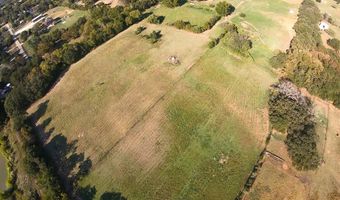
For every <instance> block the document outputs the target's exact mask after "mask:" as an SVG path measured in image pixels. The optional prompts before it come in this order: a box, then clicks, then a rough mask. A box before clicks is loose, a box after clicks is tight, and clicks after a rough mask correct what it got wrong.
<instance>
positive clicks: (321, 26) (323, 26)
mask: <svg viewBox="0 0 340 200" xmlns="http://www.w3.org/2000/svg"><path fill="white" fill-rule="evenodd" d="M319 28H320V30H322V31H324V30H327V29H329V24H328V23H327V22H325V21H322V22H320V24H319Z"/></svg>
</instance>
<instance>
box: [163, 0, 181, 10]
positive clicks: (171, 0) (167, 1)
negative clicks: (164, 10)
mask: <svg viewBox="0 0 340 200" xmlns="http://www.w3.org/2000/svg"><path fill="white" fill-rule="evenodd" d="M185 2H186V0H163V1H162V3H163V4H164V5H165V6H166V7H169V8H174V7H177V6H181V5H183V4H184V3H185Z"/></svg>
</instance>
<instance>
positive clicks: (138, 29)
mask: <svg viewBox="0 0 340 200" xmlns="http://www.w3.org/2000/svg"><path fill="white" fill-rule="evenodd" d="M145 29H146V27H145V26H138V28H137V29H136V31H135V34H136V35H139V34H140V33H141V32H143V31H144V30H145Z"/></svg>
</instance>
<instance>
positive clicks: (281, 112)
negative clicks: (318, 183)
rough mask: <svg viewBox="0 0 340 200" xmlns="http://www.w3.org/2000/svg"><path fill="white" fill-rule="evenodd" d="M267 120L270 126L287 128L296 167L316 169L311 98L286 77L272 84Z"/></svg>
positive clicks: (317, 161) (317, 156)
mask: <svg viewBox="0 0 340 200" xmlns="http://www.w3.org/2000/svg"><path fill="white" fill-rule="evenodd" d="M268 104H269V120H270V122H271V125H272V127H273V128H275V129H277V130H279V131H281V132H286V131H287V133H288V134H287V138H286V141H285V143H286V145H287V149H288V153H289V156H290V157H291V158H292V161H293V165H294V166H295V167H296V168H297V169H299V170H312V169H316V168H317V167H318V165H319V164H320V157H319V155H318V150H317V145H316V141H317V135H316V130H315V123H314V121H313V120H314V115H313V110H312V103H311V101H310V100H309V99H308V98H307V97H305V96H303V95H302V94H301V92H300V91H299V89H298V88H297V87H296V86H295V85H294V84H293V83H291V82H290V81H288V80H280V81H279V83H276V84H274V85H272V87H271V89H270V94H269V102H268Z"/></svg>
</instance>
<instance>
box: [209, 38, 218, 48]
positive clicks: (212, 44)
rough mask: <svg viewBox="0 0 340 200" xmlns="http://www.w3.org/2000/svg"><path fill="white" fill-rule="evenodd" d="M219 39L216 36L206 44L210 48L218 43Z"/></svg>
mask: <svg viewBox="0 0 340 200" xmlns="http://www.w3.org/2000/svg"><path fill="white" fill-rule="evenodd" d="M219 41H220V40H219V39H218V38H214V39H212V40H211V41H210V42H209V43H208V46H209V48H210V49H212V48H214V47H215V46H216V45H217V44H218V43H219Z"/></svg>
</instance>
